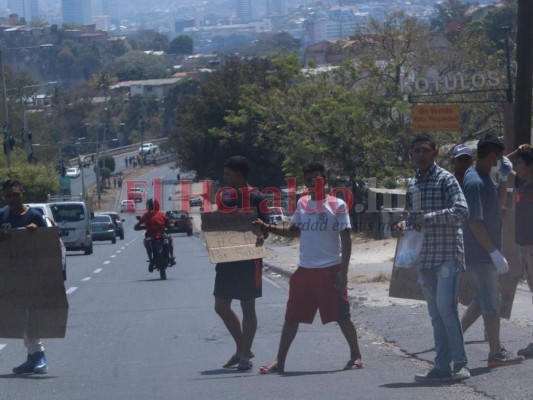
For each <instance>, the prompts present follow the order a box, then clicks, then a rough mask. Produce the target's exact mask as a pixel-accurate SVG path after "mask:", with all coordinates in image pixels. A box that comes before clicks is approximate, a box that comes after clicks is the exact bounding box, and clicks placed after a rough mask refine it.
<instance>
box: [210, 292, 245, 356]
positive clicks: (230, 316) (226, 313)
mask: <svg viewBox="0 0 533 400" xmlns="http://www.w3.org/2000/svg"><path fill="white" fill-rule="evenodd" d="M215 311H216V313H217V314H218V315H219V316H220V318H221V319H222V321H224V325H226V328H227V329H228V331H229V333H230V334H231V336H232V337H233V340H234V341H235V347H236V350H235V354H237V355H239V354H240V349H241V348H242V342H243V338H242V330H241V323H240V321H239V317H237V314H235V312H233V310H232V309H231V300H230V299H221V298H219V297H215Z"/></svg>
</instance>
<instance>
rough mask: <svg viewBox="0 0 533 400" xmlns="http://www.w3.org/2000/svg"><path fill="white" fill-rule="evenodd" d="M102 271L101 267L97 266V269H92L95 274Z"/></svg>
mask: <svg viewBox="0 0 533 400" xmlns="http://www.w3.org/2000/svg"><path fill="white" fill-rule="evenodd" d="M102 271H103V269H102V268H97V269H95V270H94V273H95V274H99V273H100V272H102Z"/></svg>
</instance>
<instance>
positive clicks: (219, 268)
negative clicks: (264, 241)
mask: <svg viewBox="0 0 533 400" xmlns="http://www.w3.org/2000/svg"><path fill="white" fill-rule="evenodd" d="M248 171H249V165H248V160H247V159H246V158H244V157H240V156H234V157H230V158H228V159H227V160H226V162H225V163H224V182H225V184H226V185H227V186H228V187H229V188H230V190H231V192H232V194H233V196H228V197H225V198H222V203H223V204H221V205H219V207H218V208H219V210H220V209H221V206H222V207H226V208H228V209H229V208H233V209H235V210H237V209H242V208H246V207H250V208H253V209H255V210H256V211H257V215H258V217H259V218H260V219H261V220H263V221H268V215H267V214H265V213H263V212H262V211H261V207H260V205H261V203H262V202H263V201H264V200H265V198H264V197H263V196H262V195H261V194H260V193H259V192H258V190H257V188H252V187H251V186H250V185H249V184H248ZM245 196H246V197H245ZM266 236H267V235H265V237H266ZM215 270H216V278H215V289H214V291H213V295H214V296H215V312H216V313H217V314H218V316H219V317H220V318H221V319H222V321H223V322H224V325H225V326H226V328H227V329H228V331H229V333H230V334H231V336H232V337H233V340H234V341H235V347H236V350H235V353H234V354H233V355H232V356H231V357H230V358H229V360H228V361H227V362H226V363H225V364H224V365H223V368H230V367H233V366H237V369H238V370H240V371H249V370H251V369H252V368H253V364H252V362H251V361H250V359H251V358H253V357H254V354H253V353H252V343H253V340H254V337H255V332H256V330H257V316H256V313H255V299H256V298H259V297H261V296H262V295H263V291H262V289H263V286H262V270H263V260H262V259H261V258H258V259H255V260H244V261H232V262H224V263H218V264H217V265H216V268H215ZM234 299H235V300H239V301H240V303H241V309H242V324H241V321H239V317H238V316H237V314H235V312H234V311H233V310H232V308H231V302H232V301H233V300H234Z"/></svg>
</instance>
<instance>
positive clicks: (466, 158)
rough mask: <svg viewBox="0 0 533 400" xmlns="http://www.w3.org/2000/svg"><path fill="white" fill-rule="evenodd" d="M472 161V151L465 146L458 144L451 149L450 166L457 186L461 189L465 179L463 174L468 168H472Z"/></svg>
mask: <svg viewBox="0 0 533 400" xmlns="http://www.w3.org/2000/svg"><path fill="white" fill-rule="evenodd" d="M473 162H474V159H473V157H472V149H471V148H470V147H468V146H467V145H466V144H462V143H461V144H458V145H457V146H455V147H454V148H453V152H452V166H453V175H454V176H455V179H457V182H459V185H461V187H463V179H464V177H465V172H466V170H467V169H468V168H470V167H471V166H472V163H473Z"/></svg>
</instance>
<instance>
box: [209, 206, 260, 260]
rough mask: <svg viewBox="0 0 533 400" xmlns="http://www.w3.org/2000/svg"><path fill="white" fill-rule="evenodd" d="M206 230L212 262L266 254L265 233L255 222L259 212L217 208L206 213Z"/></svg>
mask: <svg viewBox="0 0 533 400" xmlns="http://www.w3.org/2000/svg"><path fill="white" fill-rule="evenodd" d="M201 216H202V231H203V232H204V238H205V243H206V245H207V250H208V251H209V259H210V260H211V263H213V264H217V263H224V262H231V261H244V260H254V259H257V258H264V257H266V249H265V248H264V247H263V246H262V244H263V242H262V237H263V235H262V233H261V230H260V229H259V227H257V226H255V225H252V222H253V221H255V220H257V213H256V212H255V210H254V211H253V212H246V213H244V212H238V211H237V212H232V213H223V212H220V211H215V212H211V213H202V214H201Z"/></svg>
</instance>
